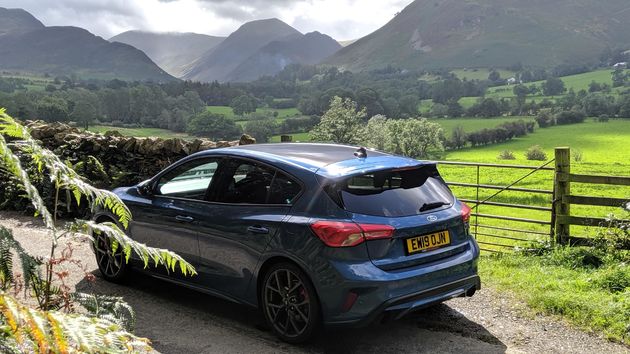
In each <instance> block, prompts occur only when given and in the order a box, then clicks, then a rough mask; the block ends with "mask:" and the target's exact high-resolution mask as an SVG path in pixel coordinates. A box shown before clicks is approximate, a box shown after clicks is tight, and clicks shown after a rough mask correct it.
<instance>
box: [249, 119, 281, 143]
mask: <svg viewBox="0 0 630 354" xmlns="http://www.w3.org/2000/svg"><path fill="white" fill-rule="evenodd" d="M276 128H277V126H276V124H275V122H274V121H273V120H251V121H248V122H247V124H245V129H244V130H243V131H244V132H245V133H246V134H249V135H251V136H252V137H254V138H255V139H256V142H257V143H266V142H268V141H269V138H270V137H271V136H272V135H273V134H274V132H275V130H276Z"/></svg>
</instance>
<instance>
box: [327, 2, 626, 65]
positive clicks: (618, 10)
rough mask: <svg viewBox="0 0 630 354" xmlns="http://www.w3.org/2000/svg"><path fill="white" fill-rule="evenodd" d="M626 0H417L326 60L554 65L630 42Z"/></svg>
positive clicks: (333, 62) (345, 62)
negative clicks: (436, 0)
mask: <svg viewBox="0 0 630 354" xmlns="http://www.w3.org/2000/svg"><path fill="white" fill-rule="evenodd" d="M629 31H630V6H628V3H627V1H625V0H579V1H575V0H557V1H554V2H547V1H543V0H530V1H518V0H476V1H468V0H464V1H461V0H443V1H440V2H435V1H433V0H416V1H414V2H412V3H411V4H409V5H408V6H407V7H405V8H404V9H403V10H402V11H401V12H400V13H399V14H398V15H397V16H395V17H394V18H393V19H392V20H391V21H389V22H388V23H387V24H385V25H384V26H383V27H381V28H380V29H378V30H376V31H375V32H373V33H371V34H369V35H367V36H365V37H363V38H361V39H359V40H357V41H356V42H355V43H353V44H351V45H349V46H347V47H344V48H343V49H341V50H340V51H338V52H337V53H336V54H335V55H333V56H332V57H331V58H329V59H327V60H326V61H325V63H327V64H331V65H336V66H339V67H341V68H343V69H348V70H352V71H360V70H371V69H377V68H382V67H384V66H387V65H392V66H397V67H401V68H405V69H438V68H465V67H507V66H510V65H514V64H516V63H519V62H520V63H522V64H524V65H529V66H538V67H552V66H555V65H560V64H570V63H572V62H589V61H596V60H597V58H598V56H599V55H600V53H601V52H602V50H603V49H604V48H605V47H606V46H609V47H616V46H621V47H624V46H626V47H627V46H628V45H630V40H629V39H628V37H627V36H626V35H625V34H626V33H628V32H629Z"/></svg>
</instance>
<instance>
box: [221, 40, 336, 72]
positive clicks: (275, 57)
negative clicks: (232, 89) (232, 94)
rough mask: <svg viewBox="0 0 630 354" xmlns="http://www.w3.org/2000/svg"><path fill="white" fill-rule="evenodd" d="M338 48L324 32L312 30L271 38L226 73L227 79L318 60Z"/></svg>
mask: <svg viewBox="0 0 630 354" xmlns="http://www.w3.org/2000/svg"><path fill="white" fill-rule="evenodd" d="M339 49H341V45H340V44H339V43H338V42H337V41H335V40H334V39H332V38H330V37H329V36H327V35H325V34H321V33H319V32H311V33H307V34H305V35H302V34H299V35H294V36H290V37H288V38H284V39H281V40H277V41H273V42H271V43H269V44H267V45H266V46H264V47H262V48H261V49H259V50H258V51H257V52H256V53H254V55H252V56H251V57H249V58H248V59H247V60H245V61H244V62H242V63H241V64H240V65H239V66H237V67H236V69H234V70H232V72H231V73H230V74H229V75H228V78H229V81H237V82H246V81H253V80H256V79H257V78H259V77H261V76H264V75H275V74H277V73H279V72H280V71H282V69H284V67H285V66H287V65H289V64H293V63H300V64H311V65H312V64H318V63H319V62H320V61H322V60H323V59H324V58H327V57H329V56H331V55H333V54H334V53H335V52H336V51H338V50H339Z"/></svg>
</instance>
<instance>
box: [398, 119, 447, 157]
mask: <svg viewBox="0 0 630 354" xmlns="http://www.w3.org/2000/svg"><path fill="white" fill-rule="evenodd" d="M387 128H388V132H389V139H388V140H387V145H386V149H385V150H386V151H388V152H392V153H394V154H399V155H404V156H409V157H413V158H418V159H428V158H431V157H435V156H437V155H438V154H439V153H441V152H442V151H444V146H443V145H442V135H443V131H442V127H440V125H439V124H437V123H432V122H429V121H428V120H427V119H426V118H421V119H404V120H390V121H388V124H387Z"/></svg>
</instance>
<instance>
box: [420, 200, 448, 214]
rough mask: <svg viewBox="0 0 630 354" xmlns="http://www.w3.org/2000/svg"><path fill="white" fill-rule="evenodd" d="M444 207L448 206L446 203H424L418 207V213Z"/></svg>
mask: <svg viewBox="0 0 630 354" xmlns="http://www.w3.org/2000/svg"><path fill="white" fill-rule="evenodd" d="M444 205H448V203H446V202H432V203H424V204H422V206H421V207H420V212H423V211H427V210H431V209H436V208H439V207H441V206H444Z"/></svg>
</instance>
